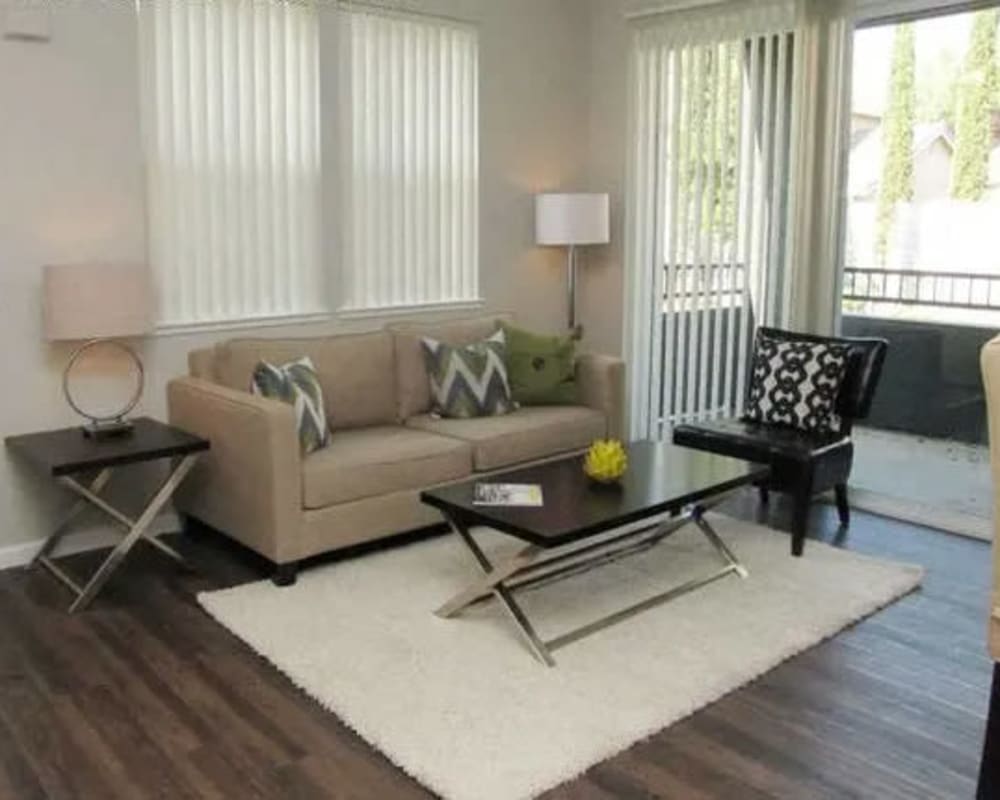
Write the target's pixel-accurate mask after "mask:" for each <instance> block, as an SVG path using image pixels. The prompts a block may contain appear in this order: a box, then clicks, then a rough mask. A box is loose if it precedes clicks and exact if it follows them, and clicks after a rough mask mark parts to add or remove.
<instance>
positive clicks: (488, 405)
mask: <svg viewBox="0 0 1000 800" xmlns="http://www.w3.org/2000/svg"><path fill="white" fill-rule="evenodd" d="M420 342H421V344H422V345H423V351H424V362H425V363H426V365H427V377H428V378H429V379H430V384H431V402H432V407H431V411H432V412H433V413H435V414H438V415H440V416H442V417H454V418H457V419H468V418H470V417H492V416H496V415H499V414H507V413H508V412H510V411H512V410H513V409H514V403H513V402H512V401H511V398H510V383H509V382H508V380H507V368H506V366H505V365H504V350H505V349H506V348H505V346H504V343H505V337H504V332H503V331H502V330H501V331H497V332H496V333H494V334H493V335H492V336H491V337H489V338H488V339H484V340H483V341H481V342H476V343H474V344H469V345H465V346H464V347H454V346H452V345H449V344H444V343H443V342H439V341H437V340H436V339H427V338H424V339H421V340H420Z"/></svg>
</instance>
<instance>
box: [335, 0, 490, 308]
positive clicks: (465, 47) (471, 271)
mask: <svg viewBox="0 0 1000 800" xmlns="http://www.w3.org/2000/svg"><path fill="white" fill-rule="evenodd" d="M340 14H341V16H340V18H339V19H338V26H339V29H340V54H341V55H340V92H341V105H342V106H344V107H347V108H351V109H352V113H351V117H350V119H349V120H347V121H346V124H344V125H342V127H341V143H340V149H341V155H342V157H341V162H340V163H341V169H340V174H339V178H338V179H339V181H340V184H341V189H342V193H341V199H340V208H341V212H340V215H339V218H340V222H341V225H342V230H341V235H340V240H341V252H342V258H341V264H342V267H341V288H340V295H341V308H342V309H343V310H344V311H348V312H351V311H369V310H379V309H390V310H391V309H393V308H410V307H416V306H432V305H455V304H462V303H475V302H477V301H478V300H479V108H478V99H479V67H478V63H479V58H478V32H477V29H476V28H475V27H474V26H472V25H468V24H464V23H461V22H456V21H453V20H447V19H441V18H437V17H430V16H416V15H410V14H402V13H396V12H392V11H388V10H385V9H380V8H377V7H373V6H366V5H363V4H357V5H353V4H351V3H347V4H346V5H345V7H344V9H343V10H342V11H341V12H340Z"/></svg>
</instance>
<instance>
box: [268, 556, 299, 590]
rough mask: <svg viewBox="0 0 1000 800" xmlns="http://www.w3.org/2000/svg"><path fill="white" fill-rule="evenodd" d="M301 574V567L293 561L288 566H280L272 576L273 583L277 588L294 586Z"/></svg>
mask: <svg viewBox="0 0 1000 800" xmlns="http://www.w3.org/2000/svg"><path fill="white" fill-rule="evenodd" d="M298 574H299V565H298V563H297V562H295V561H292V562H289V563H288V564H278V565H277V566H276V567H275V569H274V573H273V574H272V575H271V582H272V583H273V584H274V585H275V586H292V585H293V584H294V583H295V580H296V578H298Z"/></svg>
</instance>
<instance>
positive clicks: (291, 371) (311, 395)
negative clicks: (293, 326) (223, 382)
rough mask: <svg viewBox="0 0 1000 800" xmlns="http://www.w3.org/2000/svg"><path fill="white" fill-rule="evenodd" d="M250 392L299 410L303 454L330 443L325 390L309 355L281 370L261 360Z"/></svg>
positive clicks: (298, 423) (298, 424)
mask: <svg viewBox="0 0 1000 800" xmlns="http://www.w3.org/2000/svg"><path fill="white" fill-rule="evenodd" d="M250 389H251V391H252V392H253V393H254V394H257V395H261V396H263V397H273V398H274V399H275V400H281V401H283V402H285V403H288V404H289V405H292V406H294V407H295V426H296V428H297V429H298V433H299V448H300V449H301V451H302V454H303V455H305V454H307V453H312V452H313V451H315V450H319V449H320V448H321V447H326V445H327V444H328V443H329V441H330V425H329V423H327V421H326V408H325V407H324V404H323V390H322V388H320V385H319V378H318V376H317V375H316V368H315V367H314V366H313V363H312V359H310V358H309V356H304V357H303V358H300V359H299V360H298V361H291V362H289V363H288V364H283V365H282V366H280V367H276V366H274V365H273V364H268V363H267V362H266V361H261V362H260V363H259V364H257V366H256V367H254V371H253V378H252V379H251V381H250Z"/></svg>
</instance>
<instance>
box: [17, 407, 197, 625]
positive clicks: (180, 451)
mask: <svg viewBox="0 0 1000 800" xmlns="http://www.w3.org/2000/svg"><path fill="white" fill-rule="evenodd" d="M134 424H135V427H134V430H133V432H132V434H131V435H129V436H123V437H121V438H116V439H108V440H104V441H96V440H94V439H88V438H87V437H85V436H84V435H83V433H82V432H81V430H80V429H79V428H63V429H61V430H54V431H42V432H39V433H27V434H24V435H21V436H9V437H7V438H6V440H5V443H6V445H7V447H8V448H9V449H10V450H11V452H13V453H16V454H17V455H19V456H21V457H23V458H24V459H25V460H27V461H28V462H29V463H30V464H32V465H33V466H34V467H36V468H37V469H40V470H41V471H43V472H45V473H46V474H48V475H50V476H51V477H53V478H54V479H55V480H56V481H58V482H59V483H60V484H62V485H63V486H65V487H66V488H67V489H69V490H70V491H71V492H73V493H74V494H76V495H78V496H79V497H80V500H79V501H78V502H77V503H76V504H75V505H74V506H73V507H72V508H71V509H70V511H69V514H68V516H67V517H66V519H65V520H64V521H63V523H62V524H61V525H60V526H59V527H58V528H56V530H55V531H54V532H53V533H52V535H51V536H50V537H49V538H48V539H47V540H46V542H45V544H44V545H43V546H42V549H41V550H39V552H38V555H37V556H35V560H34V563H35V564H39V565H41V566H42V567H44V568H45V569H47V570H48V571H49V572H51V573H52V574H53V575H54V576H55V577H56V578H58V579H59V580H60V581H62V582H63V583H64V584H65V585H66V586H68V587H69V589H70V590H71V591H72V592H73V593H74V594H75V595H76V599H75V600H74V601H73V604H72V605H71V606H70V608H69V610H70V612H73V611H79V610H80V609H83V608H86V607H87V605H88V604H89V603H90V601H91V600H93V599H94V597H95V596H96V595H97V593H98V592H99V591H100V590H101V588H102V587H103V586H104V584H105V583H107V580H108V578H110V577H111V575H112V573H113V572H114V571H115V569H117V568H118V566H119V564H121V562H122V560H123V559H124V558H125V556H126V555H127V554H128V552H129V550H131V549H132V547H133V546H134V545H135V544H136V542H138V541H139V540H140V539H143V540H144V541H146V542H148V543H149V544H151V545H153V546H154V547H156V548H157V549H158V550H160V551H161V552H163V553H165V554H166V555H168V556H170V557H171V558H173V559H174V560H176V561H178V562H180V563H182V564H183V563H184V559H183V558H182V557H181V555H180V554H179V553H178V552H177V551H176V550H174V549H173V548H172V547H170V546H169V545H167V544H164V543H163V542H162V541H160V540H159V539H158V538H157V537H156V536H155V535H153V534H151V533H149V532H148V528H149V525H150V523H151V522H152V521H153V520H154V519H155V518H156V515H157V514H158V513H159V512H160V510H161V509H162V508H163V506H164V505H165V504H166V503H167V501H168V500H170V498H171V496H172V495H173V493H174V492H175V491H176V489H177V487H178V486H180V484H181V482H182V481H183V480H184V478H185V476H186V475H187V474H188V473H189V472H190V471H191V468H192V467H193V466H194V465H195V462H196V461H197V459H198V456H199V455H200V454H201V453H203V452H204V451H206V450H208V449H209V442H208V441H207V440H206V439H202V438H200V437H198V436H193V435H191V434H189V433H185V432H184V431H182V430H179V429H178V428H173V427H171V426H169V425H165V424H163V423H162V422H157V421H156V420H154V419H150V418H149V417H141V418H139V419H136V420H134ZM162 458H170V459H175V463H174V465H173V468H172V469H171V471H170V474H169V475H168V476H167V478H166V480H165V481H164V482H163V484H162V485H161V486H160V488H159V489H158V490H157V491H156V493H155V494H154V495H153V498H152V499H151V500H150V501H149V503H148V504H147V505H146V507H145V508H144V509H143V510H142V512H141V513H140V514H139V516H138V517H136V518H135V519H132V518H131V517H129V516H127V515H126V514H123V513H122V512H121V511H119V510H118V509H117V508H115V507H114V506H112V505H111V504H110V503H108V501H107V500H105V499H104V498H103V497H101V492H102V491H103V490H104V488H105V487H106V486H107V484H108V481H109V480H110V479H111V475H112V473H113V472H114V470H115V469H116V468H118V467H124V466H127V465H129V464H138V463H142V462H147V461H156V460H159V459H162ZM80 473H96V476H95V477H94V478H93V479H92V480H91V481H90V483H89V484H87V485H84V484H83V483H80V482H79V481H78V480H77V479H76V477H74V476H76V475H79V474H80ZM88 506H92V507H94V508H97V509H99V510H101V511H103V512H104V513H105V514H107V515H108V516H109V517H111V519H113V520H114V521H115V522H117V523H118V524H119V525H120V526H121V527H122V528H123V529H124V531H125V533H124V536H123V538H122V540H121V541H120V542H119V543H118V544H117V545H116V546H115V547H114V549H113V550H112V551H111V554H110V555H109V556H108V557H107V558H106V559H105V560H104V562H103V563H102V564H101V566H100V567H98V568H97V571H96V572H95V573H94V574H93V575H92V576H91V577H90V579H89V580H88V581H87V582H86V583H85V584H84V585H83V586H81V585H80V584H78V583H77V582H76V580H74V579H73V578H72V577H71V576H70V575H69V574H67V573H66V572H65V571H64V570H63V569H62V568H61V567H60V566H59V565H58V564H57V563H56V562H55V560H54V558H55V556H54V555H53V554H54V552H55V549H56V547H57V546H58V545H59V542H60V541H61V540H62V538H63V537H64V536H65V535H66V534H67V533H68V532H69V531H70V530H71V528H72V524H73V521H74V520H75V519H76V518H77V517H78V516H79V515H80V513H81V512H82V511H83V510H84V509H86V508H87V507H88Z"/></svg>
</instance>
